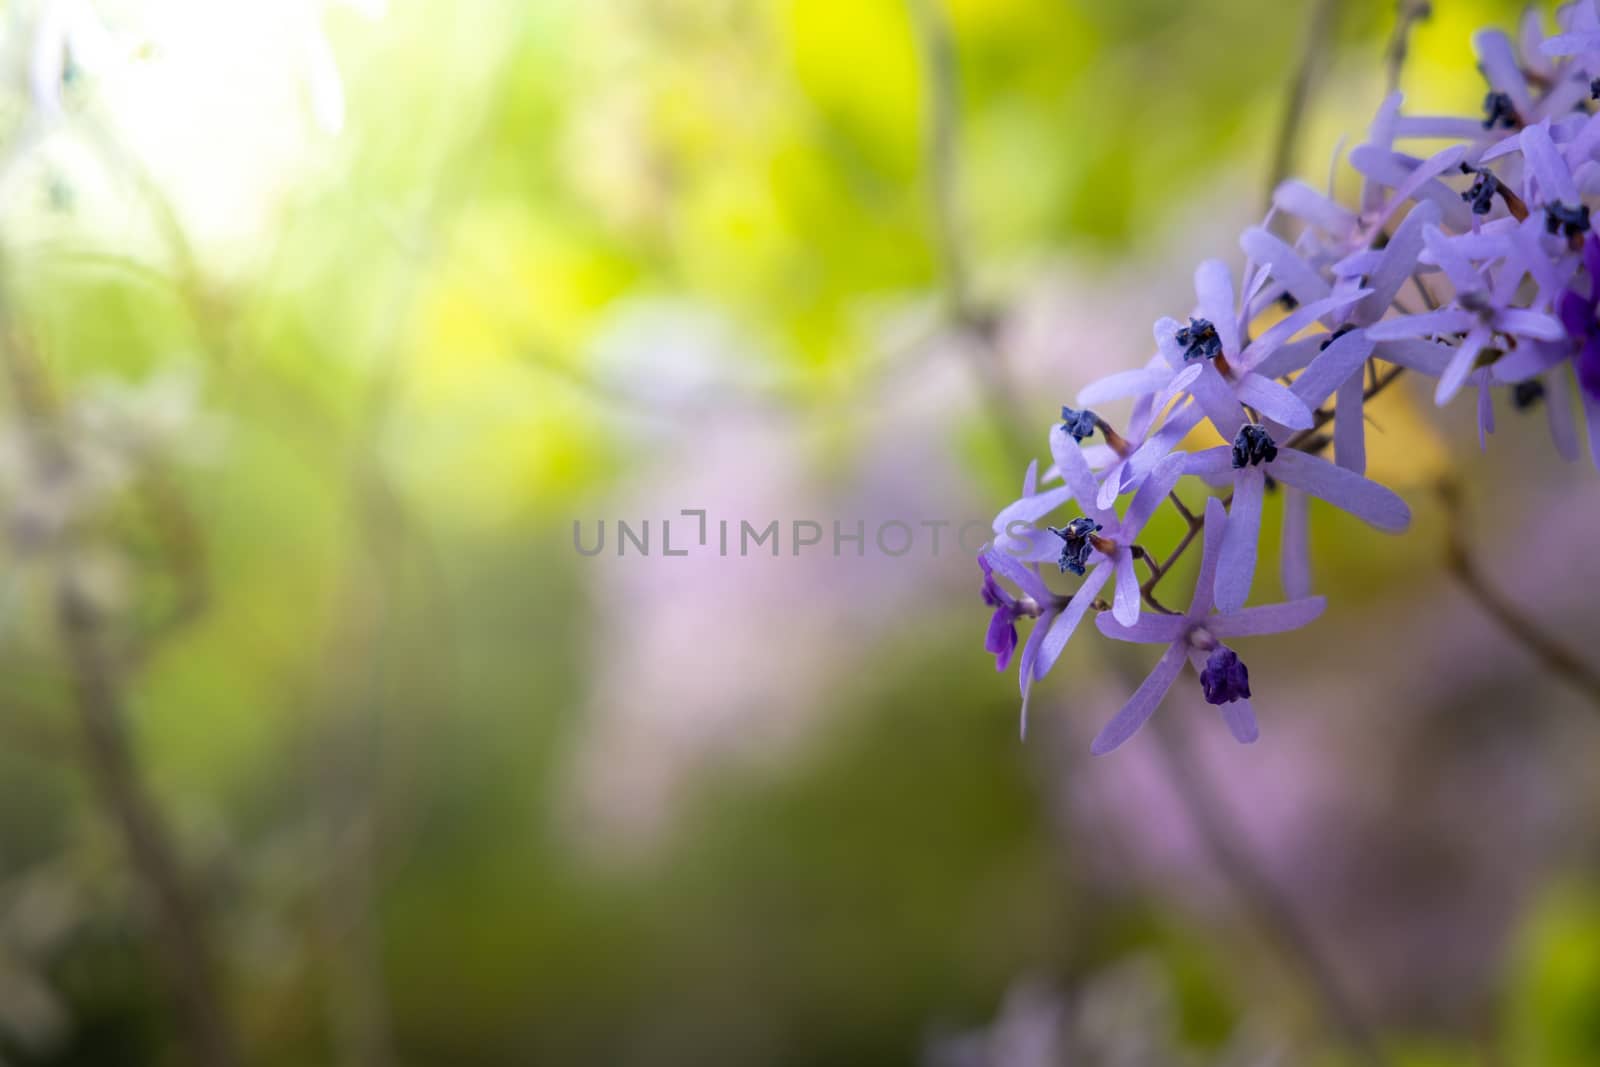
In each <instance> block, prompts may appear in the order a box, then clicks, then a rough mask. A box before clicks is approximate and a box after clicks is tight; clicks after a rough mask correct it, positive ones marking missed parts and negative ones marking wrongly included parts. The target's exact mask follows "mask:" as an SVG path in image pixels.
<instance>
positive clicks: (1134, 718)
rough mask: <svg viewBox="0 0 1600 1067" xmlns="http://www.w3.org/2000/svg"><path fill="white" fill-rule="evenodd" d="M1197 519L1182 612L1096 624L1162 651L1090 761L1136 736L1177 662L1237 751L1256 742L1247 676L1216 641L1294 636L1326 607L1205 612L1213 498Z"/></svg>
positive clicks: (1214, 535)
mask: <svg viewBox="0 0 1600 1067" xmlns="http://www.w3.org/2000/svg"><path fill="white" fill-rule="evenodd" d="M1205 519H1206V532H1205V542H1204V545H1203V546H1202V548H1201V555H1200V576H1199V578H1198V579H1197V580H1196V582H1195V589H1194V600H1193V601H1192V602H1191V603H1190V605H1189V610H1188V611H1187V612H1185V613H1184V614H1182V615H1146V616H1144V617H1143V618H1141V619H1140V620H1139V621H1138V622H1137V623H1134V624H1133V625H1131V626H1129V625H1125V624H1123V623H1121V622H1118V621H1117V620H1116V619H1110V618H1107V617H1105V616H1103V615H1102V616H1101V617H1100V618H1099V619H1097V620H1096V623H1097V625H1098V626H1099V628H1100V631H1101V632H1102V633H1103V634H1105V635H1106V636H1107V637H1111V638H1115V639H1116V640H1118V641H1135V642H1140V643H1144V644H1164V645H1166V646H1167V650H1166V652H1165V653H1163V654H1162V656H1161V659H1160V660H1158V661H1157V663H1156V665H1155V669H1153V670H1152V671H1151V672H1150V676H1149V677H1148V678H1146V679H1145V680H1144V684H1142V685H1141V686H1139V688H1138V690H1136V691H1135V692H1134V694H1133V696H1132V697H1131V698H1129V700H1128V702H1127V703H1126V704H1125V705H1123V708H1122V710H1121V711H1119V712H1118V713H1117V714H1116V716H1115V717H1114V718H1113V719H1112V720H1111V721H1110V722H1109V723H1107V724H1106V726H1105V728H1104V729H1102V730H1101V731H1100V734H1099V736H1097V737H1096V738H1095V739H1094V743H1093V745H1091V746H1090V751H1091V752H1093V753H1094V754H1095V755H1097V756H1103V755H1105V754H1106V753H1108V752H1111V751H1112V750H1114V749H1116V748H1118V747H1119V746H1121V745H1122V744H1123V743H1124V742H1125V741H1127V740H1128V739H1129V738H1130V737H1132V736H1133V735H1134V734H1135V733H1137V732H1138V730H1139V727H1141V726H1143V725H1144V724H1145V722H1146V721H1147V720H1148V719H1149V718H1150V716H1151V715H1152V714H1154V712H1155V710H1156V708H1157V706H1159V705H1160V703H1161V701H1162V700H1163V699H1164V698H1165V697H1166V695H1167V692H1168V690H1170V689H1171V688H1172V685H1173V683H1174V682H1176V681H1177V680H1178V675H1179V674H1180V673H1182V671H1183V665H1184V662H1185V661H1188V662H1189V663H1190V664H1191V665H1192V666H1193V667H1194V670H1195V673H1196V674H1197V675H1199V678H1200V685H1201V692H1202V693H1203V695H1204V696H1205V698H1206V701H1207V703H1210V704H1215V705H1217V706H1218V707H1220V708H1221V709H1222V718H1223V721H1224V722H1226V723H1227V724H1228V730H1229V731H1230V732H1231V733H1232V734H1233V736H1234V737H1235V738H1236V739H1237V740H1238V741H1239V742H1240V743H1242V744H1249V743H1250V742H1252V741H1254V740H1256V738H1257V737H1259V736H1260V731H1259V730H1258V729H1257V727H1256V717H1255V712H1254V710H1253V709H1252V708H1251V705H1250V674H1249V671H1248V669H1247V668H1246V667H1245V665H1244V663H1243V661H1241V660H1240V659H1239V655H1238V653H1237V652H1235V651H1234V650H1233V649H1232V648H1229V647H1228V646H1227V645H1225V644H1223V641H1224V640H1225V639H1228V638H1236V637H1253V636H1256V635H1259V634H1274V633H1283V632H1285V631H1288V630H1297V629H1299V628H1300V627H1302V626H1305V625H1307V624H1308V623H1310V622H1312V621H1314V620H1315V619H1316V618H1317V617H1318V616H1319V615H1321V614H1322V610H1323V608H1324V607H1325V606H1326V602H1325V601H1324V600H1323V598H1322V597H1308V598H1306V599H1304V600H1295V601H1290V602H1288V603H1283V604H1270V605H1265V606H1260V607H1253V608H1244V609H1241V610H1235V611H1225V612H1221V613H1213V611H1212V595H1211V590H1212V584H1213V581H1214V580H1215V576H1216V573H1217V569H1218V565H1219V562H1220V556H1221V551H1222V542H1223V539H1224V537H1225V536H1226V534H1227V532H1228V529H1227V528H1228V526H1229V518H1228V516H1227V515H1226V514H1225V513H1224V512H1223V508H1222V501H1220V500H1217V499H1216V498H1215V497H1213V498H1212V499H1210V500H1208V501H1207V502H1206V513H1205Z"/></svg>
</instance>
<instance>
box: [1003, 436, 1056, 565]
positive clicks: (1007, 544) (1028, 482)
mask: <svg viewBox="0 0 1600 1067" xmlns="http://www.w3.org/2000/svg"><path fill="white" fill-rule="evenodd" d="M1038 483H1039V463H1038V461H1037V460H1035V461H1034V462H1032V463H1030V464H1028V470H1027V473H1026V474H1024V475H1023V476H1022V496H1021V497H1019V498H1018V499H1016V500H1014V501H1012V502H1011V503H1010V504H1007V505H1006V506H1005V507H1004V508H1001V509H1000V514H998V515H996V516H995V517H994V534H995V540H994V543H995V547H996V548H998V549H1000V550H1001V551H1003V552H1005V553H1006V554H1007V555H1010V556H1013V557H1016V558H1018V559H1029V560H1034V561H1038V560H1042V559H1048V558H1050V555H1049V549H1050V548H1051V546H1052V545H1053V544H1055V542H1053V541H1052V540H1051V535H1050V534H1049V533H1048V532H1046V531H1045V530H1042V529H1040V528H1039V526H1038V522H1039V520H1040V519H1042V518H1044V517H1045V516H1046V515H1048V514H1050V513H1051V512H1052V511H1055V510H1056V509H1057V508H1059V507H1062V506H1063V505H1065V504H1066V503H1068V502H1069V501H1070V500H1071V499H1072V487H1071V486H1067V485H1058V486H1056V487H1055V488H1053V489H1045V490H1040V489H1039V486H1038ZM1041 553H1043V554H1042V555H1041Z"/></svg>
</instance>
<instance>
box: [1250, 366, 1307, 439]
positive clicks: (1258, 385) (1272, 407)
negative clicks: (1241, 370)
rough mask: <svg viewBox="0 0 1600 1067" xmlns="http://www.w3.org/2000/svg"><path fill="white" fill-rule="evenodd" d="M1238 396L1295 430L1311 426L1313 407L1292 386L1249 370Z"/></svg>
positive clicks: (1264, 414) (1259, 410)
mask: <svg viewBox="0 0 1600 1067" xmlns="http://www.w3.org/2000/svg"><path fill="white" fill-rule="evenodd" d="M1237 395H1238V397H1239V399H1240V400H1242V401H1243V402H1244V403H1246V404H1248V405H1249V406H1250V407H1253V408H1255V409H1256V410H1257V411H1258V412H1260V413H1261V414H1262V415H1263V416H1265V417H1266V418H1269V419H1271V420H1272V421H1273V422H1276V423H1279V424H1281V425H1283V426H1287V427H1289V428H1290V429H1291V430H1306V429H1310V428H1311V424H1312V422H1313V419H1312V417H1311V409H1310V408H1309V407H1307V406H1306V403H1305V401H1303V400H1301V399H1300V398H1299V397H1298V396H1296V395H1295V394H1294V393H1293V392H1292V391H1291V390H1290V389H1289V387H1288V386H1286V385H1282V384H1280V383H1278V382H1275V381H1273V380H1271V379H1270V378H1263V377H1262V376H1261V375H1259V374H1255V373H1250V374H1246V375H1245V376H1244V377H1243V378H1241V379H1239V386H1238V393H1237Z"/></svg>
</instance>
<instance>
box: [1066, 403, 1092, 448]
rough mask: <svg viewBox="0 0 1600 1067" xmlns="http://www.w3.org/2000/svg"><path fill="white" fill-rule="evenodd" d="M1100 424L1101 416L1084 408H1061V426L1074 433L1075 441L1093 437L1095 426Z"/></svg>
mask: <svg viewBox="0 0 1600 1067" xmlns="http://www.w3.org/2000/svg"><path fill="white" fill-rule="evenodd" d="M1099 424H1100V416H1098V415H1096V414H1095V413H1094V412H1092V411H1090V410H1089V409H1088V408H1084V409H1083V410H1082V411H1078V410H1076V409H1074V408H1069V407H1063V408H1062V409H1061V428H1062V429H1063V430H1065V431H1066V432H1067V433H1070V434H1071V435H1072V439H1073V440H1074V441H1078V442H1080V443H1081V442H1082V441H1083V439H1084V438H1085V437H1093V436H1094V431H1095V427H1096V426H1098V425H1099Z"/></svg>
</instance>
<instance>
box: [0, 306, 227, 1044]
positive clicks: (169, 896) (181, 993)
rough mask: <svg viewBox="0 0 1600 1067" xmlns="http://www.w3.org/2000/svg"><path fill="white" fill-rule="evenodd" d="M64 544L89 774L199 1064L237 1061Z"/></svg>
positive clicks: (45, 394)
mask: <svg viewBox="0 0 1600 1067" xmlns="http://www.w3.org/2000/svg"><path fill="white" fill-rule="evenodd" d="M0 291H3V290H0ZM6 312H7V309H6V307H5V306H4V303H3V301H0V362H3V364H4V371H5V374H6V376H7V379H8V381H9V384H10V386H11V389H12V394H13V396H14V398H15V400H16V403H17V407H18V410H19V413H20V415H21V416H22V418H23V420H24V423H25V425H26V428H27V436H26V440H27V441H28V442H29V446H30V449H31V454H30V455H29V456H28V459H29V461H30V462H32V463H35V464H39V465H44V466H47V467H50V468H58V467H60V466H61V465H63V464H67V463H70V462H71V460H70V457H69V456H68V455H67V454H66V453H65V452H64V450H63V446H62V442H61V441H60V439H59V438H58V437H56V436H55V432H56V430H57V426H56V423H57V422H58V421H59V409H58V402H57V399H56V396H55V392H54V390H53V389H52V388H51V383H50V380H49V375H48V373H47V371H46V367H45V365H44V363H43V361H42V360H40V359H39V358H37V356H36V355H35V353H34V351H33V349H32V347H31V346H30V345H28V344H27V343H26V341H25V339H24V338H23V337H22V335H21V333H20V331H19V330H18V328H17V327H16V325H15V324H14V323H13V322H11V321H10V320H9V316H8V315H7V314H6ZM64 547H65V548H66V551H65V553H64V558H63V560H62V562H61V563H60V564H59V569H58V571H57V577H56V589H55V599H56V612H55V614H56V627H57V630H58V632H59V635H60V638H61V644H62V648H63V650H64V653H65V655H66V658H67V661H68V664H69V666H70V668H71V679H72V689H73V696H74V701H75V704H76V706H77V711H78V720H79V723H78V725H79V729H80V731H81V733H82V742H83V743H82V752H83V762H84V768H85V772H86V773H87V775H88V777H89V780H90V783H91V786H92V788H93V791H94V793H95V795H96V796H97V797H98V798H99V800H100V803H101V806H102V807H103V809H104V813H105V816H106V818H107V819H109V820H110V822H111V823H112V825H114V826H115V827H116V829H117V832H118V833H119V834H120V835H121V837H122V842H123V847H124V848H125V849H126V850H127V853H128V859H129V862H130V863H131V864H132V867H133V871H134V875H135V877H136V878H137V879H138V881H139V883H140V885H141V887H142V888H143V890H144V891H145V892H146V893H148V895H149V897H150V901H151V904H152V905H153V907H154V911H155V943H156V949H157V952H158V954H159V956H160V958H161V962H162V970H163V972H164V974H165V976H166V980H167V986H168V990H169V994H170V996H171V998H172V1002H173V1010H174V1013H175V1015H176V1017H177V1025H178V1027H179V1029H180V1031H181V1033H182V1034H183V1039H184V1041H185V1042H186V1043H187V1045H188V1046H189V1053H190V1055H191V1057H192V1058H193V1060H194V1062H195V1063H196V1064H197V1065H198V1067H236V1065H237V1064H238V1063H239V1062H240V1056H239V1042H238V1041H237V1039H236V1037H235V1035H234V1031H233V1026H232V1022H231V1020H230V1019H229V1017H228V1015H227V1011H226V1009H225V1007H224V1004H223V999H222V987H221V983H220V981H219V973H218V967H217V965H216V956H215V953H214V950H213V947H212V943H211V939H210V931H209V923H208V920H207V915H206V908H205V906H204V903H203V901H202V899H201V897H200V895H199V894H197V893H195V892H194V891H193V889H192V888H191V887H190V885H189V883H188V881H187V878H186V876H185V874H184V872H183V868H182V864H181V862H180V860H179V856H178V850H177V847H176V845H175V844H174V841H173V834H172V831H171V829H170V827H169V826H168V824H167V821H166V819H165V817H164V815H163V813H162V811H161V808H160V806H159V805H158V804H157V802H156V800H155V797H154V796H152V795H151V793H150V791H149V788H148V786H147V785H146V784H145V781H144V777H143V774H142V772H141V770H140V767H139V763H138V759H137V756H136V754H135V752H134V748H133V744H132V742H131V740H130V739H129V737H128V730H127V714H126V709H125V707H124V699H123V685H122V681H123V679H122V673H121V667H120V663H119V658H118V656H117V654H116V652H115V651H114V649H113V647H112V642H111V639H110V635H109V634H108V633H107V632H106V625H105V619H104V618H103V616H102V614H101V612H100V611H99V609H98V608H97V607H96V605H95V604H94V602H93V600H92V599H91V597H90V596H89V595H88V594H87V593H86V591H85V590H84V589H83V588H82V586H81V585H80V584H79V576H78V572H77V568H76V566H75V565H74V561H73V558H72V552H71V546H70V545H68V546H64Z"/></svg>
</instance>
